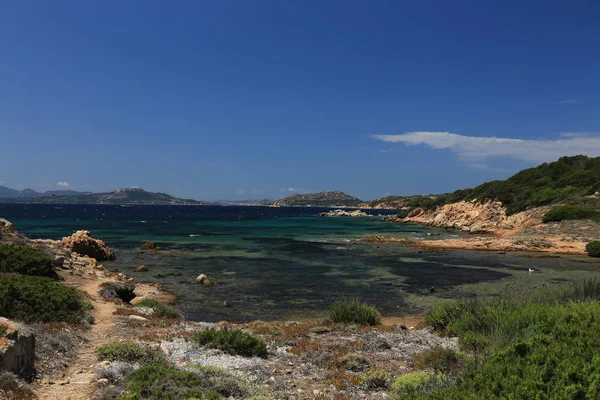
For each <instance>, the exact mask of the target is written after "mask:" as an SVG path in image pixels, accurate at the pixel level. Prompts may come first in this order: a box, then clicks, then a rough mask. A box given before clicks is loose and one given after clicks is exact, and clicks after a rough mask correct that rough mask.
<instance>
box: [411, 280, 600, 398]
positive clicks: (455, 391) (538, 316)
mask: <svg viewBox="0 0 600 400" xmlns="http://www.w3.org/2000/svg"><path fill="white" fill-rule="evenodd" d="M599 299H600V280H598V279H591V280H587V281H584V282H583V283H581V284H579V285H576V286H575V287H574V288H573V289H570V290H561V291H555V292H551V293H547V294H546V295H544V296H533V299H528V300H519V299H516V300H515V299H511V300H505V299H496V300H487V301H481V300H479V301H476V300H471V301H451V302H448V303H446V304H444V305H442V306H439V307H436V308H434V309H433V310H432V312H431V313H429V314H428V316H427V322H428V323H429V324H431V325H432V326H434V327H435V328H436V329H438V330H441V331H442V332H444V333H446V334H449V335H455V336H458V339H459V344H460V346H461V348H462V349H463V350H467V351H470V352H472V353H473V354H474V356H475V362H474V363H472V365H470V366H469V367H468V368H466V370H465V372H464V373H462V374H461V375H459V377H458V378H457V382H458V383H457V384H455V385H452V386H448V387H445V388H439V386H438V388H433V389H428V392H427V393H421V394H420V396H422V397H417V396H415V398H424V399H425V398H426V399H457V400H458V399H475V398H486V399H500V398H503V399H506V398H512V399H542V398H543V399H557V400H558V399H596V398H600V368H599V365H600V357H598V356H597V349H598V348H600V336H598V335H595V334H592V332H597V331H598V330H600V319H599V318H598V315H600V302H598V300H599ZM421 392H422V391H421Z"/></svg>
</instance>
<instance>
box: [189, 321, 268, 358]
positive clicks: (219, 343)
mask: <svg viewBox="0 0 600 400" xmlns="http://www.w3.org/2000/svg"><path fill="white" fill-rule="evenodd" d="M194 340H195V341H196V342H197V343H198V344H200V345H202V346H208V347H211V348H213V349H218V350H221V351H223V352H225V353H227V354H231V355H240V356H245V357H263V358H266V357H267V344H266V343H265V342H264V341H263V340H262V339H261V338H259V337H256V336H254V335H252V334H250V333H247V332H242V331H240V330H237V329H220V330H218V329H212V328H211V329H206V330H203V331H200V332H198V333H197V334H196V336H194Z"/></svg>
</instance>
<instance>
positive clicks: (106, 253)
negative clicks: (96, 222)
mask: <svg viewBox="0 0 600 400" xmlns="http://www.w3.org/2000/svg"><path fill="white" fill-rule="evenodd" d="M60 243H61V245H62V246H63V247H64V248H67V249H69V250H71V251H74V252H75V253H79V254H83V255H85V256H88V257H92V258H95V259H96V260H98V261H107V260H115V259H116V256H115V254H114V253H113V252H112V250H111V249H110V248H109V247H108V246H107V245H106V244H105V243H104V242H103V241H102V240H99V239H94V238H93V237H91V236H90V232H88V231H77V232H75V233H74V234H72V235H71V236H67V237H64V238H62V240H61V241H60Z"/></svg>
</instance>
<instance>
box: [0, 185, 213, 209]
mask: <svg viewBox="0 0 600 400" xmlns="http://www.w3.org/2000/svg"><path fill="white" fill-rule="evenodd" d="M0 203H36V204H139V205H144V204H147V205H169V204H172V205H202V204H207V203H205V202H202V201H196V200H191V199H180V198H177V197H173V196H170V195H168V194H166V193H153V192H147V191H145V190H144V189H139V188H126V189H116V190H113V191H112V192H108V193H92V192H77V191H74V190H55V191H48V192H45V193H39V192H36V191H34V190H31V189H25V190H15V189H10V188H7V187H5V186H0Z"/></svg>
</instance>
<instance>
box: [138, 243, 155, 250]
mask: <svg viewBox="0 0 600 400" xmlns="http://www.w3.org/2000/svg"><path fill="white" fill-rule="evenodd" d="M140 249H142V250H156V249H158V246H157V245H156V243H154V242H147V243H144V244H143V245H141V246H140Z"/></svg>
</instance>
